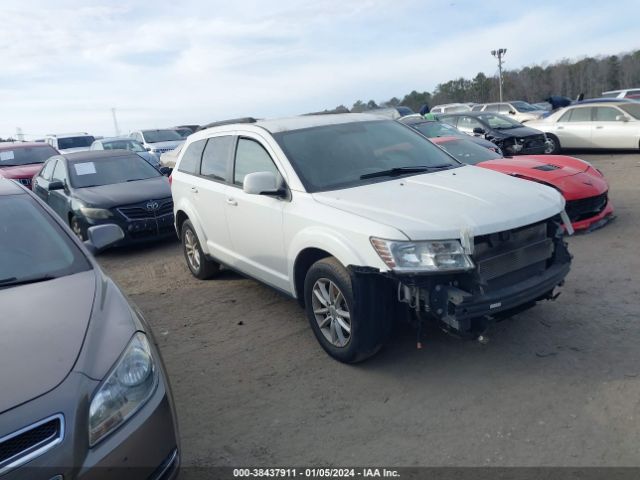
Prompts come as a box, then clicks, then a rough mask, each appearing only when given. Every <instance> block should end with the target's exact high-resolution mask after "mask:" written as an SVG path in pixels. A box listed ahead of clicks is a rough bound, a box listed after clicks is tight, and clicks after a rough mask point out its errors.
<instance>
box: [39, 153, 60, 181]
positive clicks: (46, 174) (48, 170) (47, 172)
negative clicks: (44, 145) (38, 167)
mask: <svg viewBox="0 0 640 480" xmlns="http://www.w3.org/2000/svg"><path fill="white" fill-rule="evenodd" d="M55 166H56V159H55V158H52V159H51V160H49V161H48V162H47V164H46V165H45V166H44V168H43V169H42V171H41V172H40V176H41V177H42V178H44V179H45V180H51V174H52V173H53V168H54V167H55Z"/></svg>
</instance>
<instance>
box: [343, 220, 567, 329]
mask: <svg viewBox="0 0 640 480" xmlns="http://www.w3.org/2000/svg"><path fill="white" fill-rule="evenodd" d="M474 249H475V252H474V254H473V261H474V265H475V268H474V269H473V270H470V271H464V272H458V273H448V274H447V273H399V272H386V273H381V272H379V271H373V270H374V269H365V268H361V267H360V268H358V267H352V268H351V272H352V275H354V276H355V279H356V280H363V281H356V282H355V283H354V286H355V287H356V288H355V289H354V293H356V297H359V298H360V299H361V300H364V299H365V298H368V299H370V300H371V301H374V300H373V299H374V298H376V297H377V299H376V300H375V301H378V302H379V301H380V300H379V299H380V297H382V296H385V297H386V295H381V294H382V291H381V290H377V288H376V289H374V290H367V291H365V290H363V287H362V286H363V285H369V288H374V287H373V286H374V285H378V287H382V286H383V285H386V287H388V288H389V290H387V291H393V290H395V292H397V301H398V302H400V303H402V304H407V305H408V306H409V308H410V309H411V310H413V311H414V312H415V314H416V318H417V319H418V321H419V323H421V322H422V321H423V320H424V319H429V320H435V321H436V323H438V324H439V325H440V326H441V327H442V328H443V329H445V330H447V331H449V332H451V333H455V334H456V335H458V336H462V337H474V336H478V335H479V334H481V333H482V332H484V330H486V328H487V326H488V325H489V323H491V322H492V321H494V320H500V319H502V318H506V317H509V316H512V315H514V314H516V313H518V312H520V311H523V310H525V309H527V308H530V307H532V306H533V305H535V303H536V302H537V301H540V300H545V299H554V298H556V297H557V295H556V294H555V293H554V290H555V288H556V287H558V286H561V285H562V284H563V282H564V279H565V277H566V276H567V274H568V273H569V269H570V266H571V255H570V254H569V251H568V250H567V244H566V242H565V241H564V237H563V229H562V219H561V218H560V216H557V217H556V218H553V219H549V220H547V221H544V222H539V223H537V224H534V225H529V226H526V227H522V228H519V229H515V230H511V231H506V232H498V233H496V234H491V235H485V236H483V237H479V238H476V239H475V241H474ZM374 277H375V281H374ZM367 278H368V280H369V281H366V280H367ZM376 292H377V293H376ZM358 294H359V295H358ZM387 298H388V297H387ZM390 300H391V299H390Z"/></svg>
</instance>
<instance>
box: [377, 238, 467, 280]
mask: <svg viewBox="0 0 640 480" xmlns="http://www.w3.org/2000/svg"><path fill="white" fill-rule="evenodd" d="M371 245H373V248H374V249H375V251H376V252H377V253H378V255H380V258H381V259H382V261H383V262H384V263H385V264H386V265H387V266H388V267H389V268H390V269H392V270H394V271H396V272H456V271H462V270H471V269H473V268H474V265H473V261H472V260H471V258H470V257H469V255H467V254H466V253H465V251H464V249H463V248H462V245H461V244H460V242H459V241H458V240H436V241H421V242H405V241H396V240H384V239H382V238H375V237H372V238H371Z"/></svg>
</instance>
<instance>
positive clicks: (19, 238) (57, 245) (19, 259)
mask: <svg viewBox="0 0 640 480" xmlns="http://www.w3.org/2000/svg"><path fill="white" fill-rule="evenodd" d="M89 269H91V264H90V263H89V261H88V260H87V259H86V258H85V256H84V255H83V254H82V252H81V250H80V249H79V248H78V247H77V246H76V245H75V244H74V243H73V242H72V241H71V239H70V238H69V236H67V234H66V233H65V232H64V231H63V230H62V228H61V227H60V225H58V224H57V223H56V222H55V220H53V218H51V216H50V215H49V214H48V213H47V212H45V211H44V210H43V209H42V207H40V206H39V205H38V204H37V203H36V202H35V201H34V200H33V199H32V198H31V197H30V196H29V195H5V196H0V288H7V287H10V286H13V285H16V284H18V283H23V282H31V281H33V282H35V281H39V280H45V279H49V278H50V277H51V278H57V277H62V276H66V275H71V274H74V273H78V272H82V271H86V270H89ZM45 277H46V278H45Z"/></svg>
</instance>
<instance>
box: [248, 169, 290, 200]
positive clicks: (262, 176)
mask: <svg viewBox="0 0 640 480" xmlns="http://www.w3.org/2000/svg"><path fill="white" fill-rule="evenodd" d="M242 189H243V190H244V191H245V193H248V194H250V195H279V194H280V193H281V189H280V181H279V180H278V178H277V177H276V175H275V174H274V173H273V172H253V173H248V174H247V175H245V177H244V181H243V183H242Z"/></svg>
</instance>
